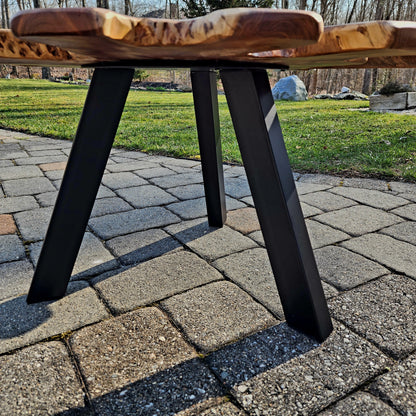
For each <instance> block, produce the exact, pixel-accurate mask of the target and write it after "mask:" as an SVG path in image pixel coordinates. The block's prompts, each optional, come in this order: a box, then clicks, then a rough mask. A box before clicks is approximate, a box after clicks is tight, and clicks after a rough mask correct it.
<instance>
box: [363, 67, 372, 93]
mask: <svg viewBox="0 0 416 416" xmlns="http://www.w3.org/2000/svg"><path fill="white" fill-rule="evenodd" d="M370 82H371V70H370V69H369V68H366V69H365V71H364V79H363V88H362V93H363V94H365V95H370Z"/></svg>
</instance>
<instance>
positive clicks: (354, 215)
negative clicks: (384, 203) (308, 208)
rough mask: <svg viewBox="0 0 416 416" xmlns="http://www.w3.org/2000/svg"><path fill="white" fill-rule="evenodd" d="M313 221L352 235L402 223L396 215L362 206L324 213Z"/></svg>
mask: <svg viewBox="0 0 416 416" xmlns="http://www.w3.org/2000/svg"><path fill="white" fill-rule="evenodd" d="M314 219H316V220H318V221H320V222H323V223H325V224H328V225H330V226H332V227H335V228H338V229H340V230H342V231H345V232H346V233H349V234H352V235H362V234H365V233H370V232H372V231H376V230H379V229H381V228H384V227H388V226H389V225H393V224H397V223H399V222H402V221H403V220H402V219H401V218H400V217H398V216H396V215H393V214H389V213H387V212H384V211H382V210H379V209H375V208H371V207H367V206H363V205H358V206H353V207H350V208H344V209H341V210H339V211H333V212H326V213H325V214H321V215H318V216H316V217H314Z"/></svg>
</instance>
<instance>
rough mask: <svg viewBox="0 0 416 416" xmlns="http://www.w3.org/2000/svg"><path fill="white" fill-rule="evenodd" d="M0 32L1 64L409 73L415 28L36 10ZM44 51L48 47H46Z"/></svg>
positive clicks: (414, 59)
mask: <svg viewBox="0 0 416 416" xmlns="http://www.w3.org/2000/svg"><path fill="white" fill-rule="evenodd" d="M12 31H13V33H14V35H15V36H17V37H18V38H19V39H16V38H15V37H14V36H13V35H12V34H11V33H10V32H9V31H7V30H3V31H0V61H3V62H9V63H21V64H32V65H35V64H39V65H50V64H51V63H54V64H55V65H65V66H95V67H97V66H106V65H107V66H111V65H131V66H159V67H160V66H165V67H168V66H171V67H175V66H183V67H191V66H202V65H204V64H205V65H206V66H211V67H215V66H218V67H219V66H224V65H226V64H228V65H230V66H252V67H253V66H258V67H270V68H273V67H275V68H289V69H310V68H347V67H350V68H366V67H392V68H394V67H401V68H405V67H414V66H415V65H416V23H415V22H398V21H374V22H363V23H353V24H346V25H339V26H328V27H325V28H324V27H323V23H322V19H321V17H320V16H319V15H318V14H316V13H313V12H305V11H297V10H296V11H291V10H274V9H243V8H237V9H227V10H219V11H216V12H214V13H211V14H209V15H207V16H203V17H198V18H195V19H185V20H171V19H153V18H135V17H129V16H124V15H120V14H117V13H114V12H112V11H109V10H105V9H88V8H82V9H76V8H74V9H36V10H30V11H25V12H21V13H19V14H17V15H16V16H15V17H14V18H13V20H12ZM46 45H48V46H46Z"/></svg>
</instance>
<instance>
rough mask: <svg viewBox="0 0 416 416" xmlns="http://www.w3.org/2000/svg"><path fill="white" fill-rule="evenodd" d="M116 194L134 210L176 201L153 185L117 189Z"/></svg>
mask: <svg viewBox="0 0 416 416" xmlns="http://www.w3.org/2000/svg"><path fill="white" fill-rule="evenodd" d="M117 193H118V194H119V195H120V196H121V197H122V198H124V199H125V200H126V201H128V202H129V203H130V204H132V205H133V206H134V207H136V208H145V207H152V206H156V205H165V204H169V203H171V202H176V201H177V199H176V198H175V197H174V196H172V195H171V194H168V193H167V192H166V191H164V190H163V189H160V188H158V187H157V186H154V185H143V186H135V187H133V188H125V189H119V190H118V191H117Z"/></svg>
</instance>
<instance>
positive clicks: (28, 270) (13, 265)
mask: <svg viewBox="0 0 416 416" xmlns="http://www.w3.org/2000/svg"><path fill="white" fill-rule="evenodd" d="M32 277H33V267H32V265H31V263H30V262H29V261H27V260H23V261H13V262H10V263H4V264H0V288H1V291H0V300H3V299H7V298H11V297H13V296H18V295H21V294H22V293H27V291H28V290H29V285H30V282H31V280H32Z"/></svg>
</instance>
